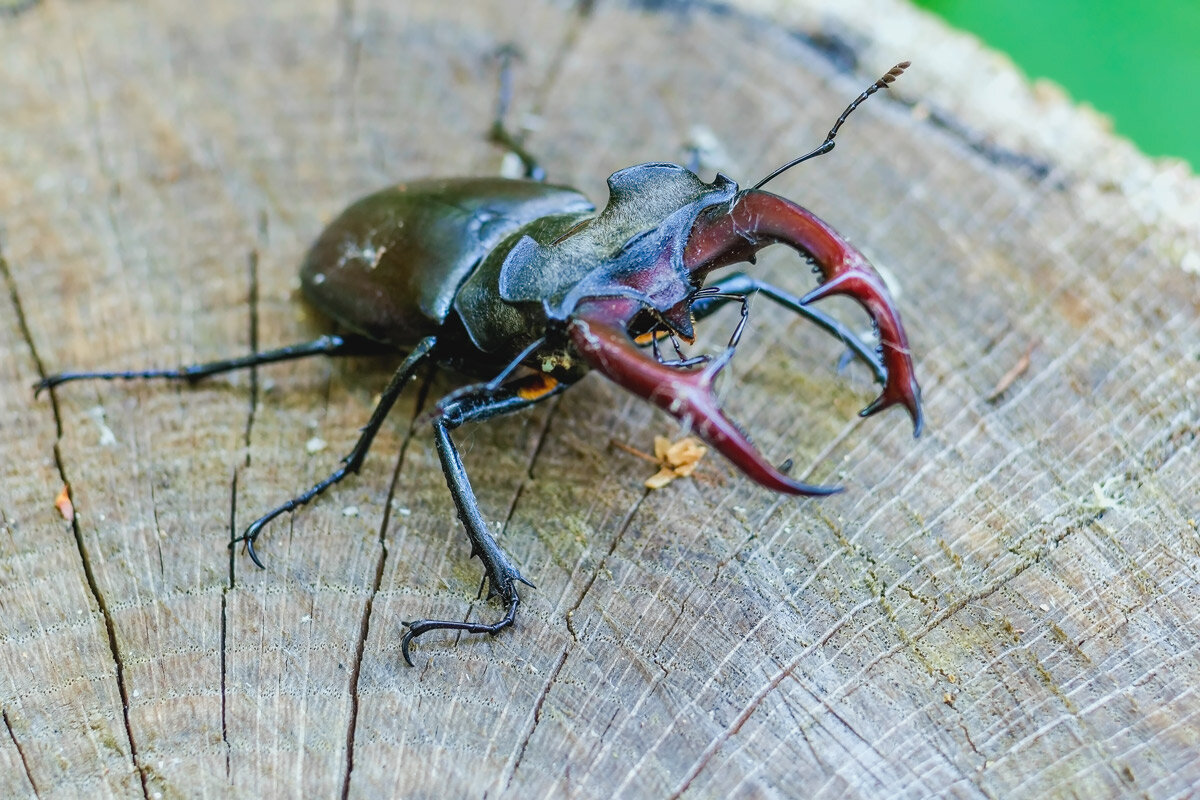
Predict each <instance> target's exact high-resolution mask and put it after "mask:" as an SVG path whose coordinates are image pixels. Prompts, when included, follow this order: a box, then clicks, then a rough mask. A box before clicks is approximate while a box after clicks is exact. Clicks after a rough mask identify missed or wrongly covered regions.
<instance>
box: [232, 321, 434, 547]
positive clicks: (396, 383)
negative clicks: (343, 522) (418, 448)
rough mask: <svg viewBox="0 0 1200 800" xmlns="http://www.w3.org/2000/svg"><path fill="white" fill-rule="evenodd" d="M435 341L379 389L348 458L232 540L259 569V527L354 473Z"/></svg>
mask: <svg viewBox="0 0 1200 800" xmlns="http://www.w3.org/2000/svg"><path fill="white" fill-rule="evenodd" d="M436 343H437V339H436V338H435V337H433V336H427V337H425V338H424V339H422V340H421V341H420V342H419V343H418V344H417V346H416V347H415V348H413V351H412V352H411V353H409V354H408V356H406V357H405V359H404V361H403V362H402V363H401V364H400V366H399V367H398V368H397V369H396V371H395V373H393V374H392V379H391V380H390V381H389V382H388V385H387V388H386V389H384V390H383V394H381V395H380V396H379V402H378V403H377V404H376V405H375V410H374V411H372V412H371V419H370V420H369V421H368V422H367V424H366V426H365V427H364V428H363V429H362V433H361V434H360V435H359V437H358V441H357V442H356V443H355V444H354V449H353V450H351V451H350V453H349V455H347V456H346V457H345V458H343V459H342V463H341V465H340V466H339V467H338V468H337V469H336V470H334V471H333V472H332V473H331V474H330V475H329V476H328V477H327V478H325V479H324V480H322V481H321V482H319V483H317V484H316V485H315V486H313V487H312V488H311V489H309V490H308V491H306V492H304V493H303V494H300V495H298V496H296V497H293V498H292V499H291V500H288V501H287V502H286V503H284V504H283V505H280V506H277V507H276V508H273V509H271V510H270V511H268V512H267V513H266V514H263V515H262V516H261V517H259V518H258V519H256V520H254V522H252V523H250V526H249V527H248V528H246V532H245V533H243V534H242V535H241V536H239V537H238V538H237V539H234V542H245V543H246V552H247V553H249V554H250V558H251V560H253V561H254V563H255V564H257V565H258V566H259V567H263V562H262V561H261V560H260V559H259V557H258V553H256V552H255V550H254V543H255V541H257V539H258V537H259V535H260V534H261V533H262V531H263V527H264V526H265V525H266V524H267V523H268V522H270V521H271V520H273V519H275V518H276V517H278V516H279V515H280V514H283V513H285V512H288V511H292V510H293V509H296V508H298V507H300V506H302V505H304V504H306V503H308V502H310V501H311V500H312V499H313V498H314V497H316V496H317V495H319V494H321V493H322V492H324V491H325V490H326V489H328V488H329V487H330V486H333V485H334V484H335V483H338V482H339V481H341V480H342V479H343V478H345V477H346V476H347V475H350V474H351V473H357V472H358V470H359V469H360V468H361V467H362V463H363V460H364V459H365V458H366V457H367V451H368V450H370V449H371V442H372V441H374V439H375V434H376V433H378V432H379V428H380V426H382V425H383V421H384V419H386V418H387V415H388V412H389V411H391V410H392V406H393V405H395V404H396V400H397V398H399V397H400V393H401V392H402V391H403V390H404V386H405V385H406V384H407V383H408V381H409V379H410V378H412V376H413V374H414V373H415V372H416V371H417V367H419V366H420V365H421V363H422V362H424V361H425V359H426V358H428V357H429V356H430V354H431V353H432V351H433V347H434V345H435V344H436Z"/></svg>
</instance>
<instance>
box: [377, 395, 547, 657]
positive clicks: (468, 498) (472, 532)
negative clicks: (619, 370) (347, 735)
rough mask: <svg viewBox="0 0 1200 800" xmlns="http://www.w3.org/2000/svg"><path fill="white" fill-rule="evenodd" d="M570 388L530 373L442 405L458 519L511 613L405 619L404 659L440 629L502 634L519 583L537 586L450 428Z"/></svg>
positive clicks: (438, 432) (437, 430)
mask: <svg viewBox="0 0 1200 800" xmlns="http://www.w3.org/2000/svg"><path fill="white" fill-rule="evenodd" d="M564 388H565V384H561V383H558V382H556V381H554V380H553V379H552V378H549V376H546V375H543V374H540V373H539V374H536V375H530V376H528V377H526V378H523V379H521V380H517V381H513V382H511V383H507V384H504V385H502V386H499V387H492V386H490V385H488V384H480V385H478V386H477V387H475V391H471V392H466V393H463V392H456V393H455V394H453V395H451V396H449V397H447V398H445V399H443V400H442V401H441V402H440V403H438V408H437V414H436V416H435V417H434V418H433V433H434V438H435V441H436V443H437V451H438V458H439V459H440V460H441V462H442V472H444V473H445V475H446V484H447V485H448V486H449V487H450V496H451V497H452V498H454V507H455V509H457V511H458V518H459V520H461V521H462V524H463V527H464V528H466V531H467V538H468V539H470V540H471V555H473V556H479V559H480V560H481V561H482V562H483V568H484V574H485V577H486V578H487V582H488V596H489V597H493V596H494V597H499V598H500V599H501V600H502V601H503V602H504V603H505V605H506V606H507V608H508V610H507V612H506V613H505V615H504V616H503V617H502V618H501V619H500V620H499V621H498V622H494V623H483V622H464V621H462V620H436V619H420V620H415V621H413V622H406V623H404V625H405V627H407V628H408V630H407V631H405V633H404V638H402V639H401V640H400V652H401V653H402V654H403V656H404V661H405V662H406V663H407V664H408V665H409V666H410V667H411V666H412V665H413V662H412V658H410V656H409V651H408V647H409V645H410V644H411V643H412V640H413V639H415V638H417V637H418V636H421V635H422V634H425V633H428V632H429V631H435V630H455V631H466V632H467V633H499V632H500V631H502V630H504V629H505V628H507V627H508V626H510V625H512V624H513V620H514V619H516V615H517V606H518V605H519V604H520V602H521V599H520V597H518V595H517V582H518V581H519V582H521V583H524V584H525V585H527V586H532V585H533V584H531V583H530V582H529V581H527V580H525V578H523V577H521V573H520V572H519V571H518V570H517V568H516V566H515V565H514V564H513V563H512V561H510V560H509V558H508V555H507V554H505V552H504V551H503V550H502V549H500V545H499V544H497V543H496V539H495V537H493V536H492V534H491V532H490V531H489V530H488V524H487V522H486V521H485V520H484V519H483V515H482V514H480V512H479V503H478V502H477V501H476V500H475V492H474V491H473V490H472V489H471V482H470V480H469V479H468V478H467V472H466V469H465V468H464V467H463V463H462V458H461V457H460V456H459V454H458V448H456V447H455V446H454V441H453V440H452V439H451V438H450V431H452V430H454V429H455V428H457V427H459V426H460V425H462V424H463V423H465V422H475V421H481V420H485V419H488V418H490V417H495V416H498V415H500V414H508V413H511V412H513V411H517V410H520V409H522V408H526V407H528V406H530V405H533V404H534V403H537V402H539V401H541V400H544V399H546V398H547V397H550V396H552V395H554V394H557V393H558V392H560V391H562V389H564Z"/></svg>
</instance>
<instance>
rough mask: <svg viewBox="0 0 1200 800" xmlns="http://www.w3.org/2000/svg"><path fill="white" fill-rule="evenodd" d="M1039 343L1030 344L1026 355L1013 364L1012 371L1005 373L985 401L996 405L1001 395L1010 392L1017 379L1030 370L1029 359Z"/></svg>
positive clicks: (1026, 349)
mask: <svg viewBox="0 0 1200 800" xmlns="http://www.w3.org/2000/svg"><path fill="white" fill-rule="evenodd" d="M1036 345H1037V342H1030V343H1029V347H1026V348H1025V354H1024V355H1023V356H1021V357H1020V358H1019V359H1017V363H1016V364H1013V367H1012V369H1010V370H1009V371H1008V372H1006V373H1004V375H1003V376H1001V378H1000V380H998V381H996V385H995V387H994V388H993V389H992V391H991V393H990V394H988V396H987V397H985V398H984V399H985V400H987V402H989V403H994V402H996V401H997V400H999V399H1000V395H1002V394H1004V393H1005V392H1007V391H1008V388H1009V387H1010V386H1012V385H1013V384H1014V383H1016V382H1017V378H1019V377H1021V376H1022V375H1024V374H1025V373H1026V372H1027V371H1028V370H1029V363H1030V360H1029V357H1030V356H1032V355H1033V348H1034V346H1036Z"/></svg>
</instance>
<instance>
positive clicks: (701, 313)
mask: <svg viewBox="0 0 1200 800" xmlns="http://www.w3.org/2000/svg"><path fill="white" fill-rule="evenodd" d="M708 289H713V290H714V291H713V292H711V293H709V292H707V291H706V290H708ZM700 291H701V292H703V294H699V293H698V294H697V296H696V299H695V301H694V302H693V303H692V314H693V315H694V316H695V318H696V319H697V320H701V319H704V318H705V317H707V316H709V315H711V314H713V313H715V312H716V311H717V310H718V309H720V308H721V307H722V306H724V305H725V304H726V303H727V302H729V300H731V299H733V298H734V297H736V296H739V295H741V296H745V295H748V294H753V293H755V292H758V293H759V294H761V295H763V296H764V297H767V298H769V299H771V300H774V301H775V302H776V303H778V304H779V305H781V306H783V307H784V308H786V309H788V310H789V311H793V312H795V313H797V314H799V315H800V316H802V317H804V318H805V319H808V320H811V321H812V322H815V323H816V324H817V326H818V327H820V328H822V329H823V330H825V331H827V332H828V333H831V334H833V335H834V336H836V337H837V338H839V339H841V340H842V342H843V343H845V345H846V347H848V348H849V349H850V352H851V354H852V356H858V357H859V358H860V359H862V360H863V362H864V363H866V365H867V366H869V367H870V368H871V371H872V372H873V373H875V380H877V381H878V382H879V383H886V382H887V369H885V368H884V366H883V362H882V361H881V360H880V358H879V356H878V355H877V354H876V352H875V348H874V347H873V346H871V345H868V344H867V343H866V342H864V341H863V340H862V339H860V338H859V337H858V336H856V335H855V334H854V332H853V331H851V330H850V329H849V328H847V327H846V326H845V325H843V324H842V323H841V322H838V321H837V320H836V319H834V318H833V317H831V316H829V315H828V314H826V313H825V312H823V311H818V310H817V309H815V308H811V307H809V306H805V305H801V304H800V298H798V297H796V296H795V295H793V294H790V293H788V292H785V291H784V290H783V289H780V288H779V287H777V286H773V285H771V284H769V283H766V282H764V281H760V280H758V279H757V278H752V277H750V276H749V275H747V274H746V273H744V272H738V273H735V274H733V275H727V276H725V277H723V278H721V279H720V280H719V281H717V282H716V283H713V284H711V285H710V286H706V287H704V289H701V290H700ZM840 368H841V363H840V362H839V369H840Z"/></svg>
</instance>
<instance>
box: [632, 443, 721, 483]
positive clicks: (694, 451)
mask: <svg viewBox="0 0 1200 800" xmlns="http://www.w3.org/2000/svg"><path fill="white" fill-rule="evenodd" d="M707 452H708V448H707V447H705V446H704V445H702V444H701V443H700V440H699V439H697V438H696V437H695V436H685V437H683V438H682V439H680V440H679V441H677V442H674V443H672V442H671V440H670V439H668V438H667V437H665V436H655V437H654V458H655V460H656V461H657V462H658V464H659V467H660V468H659V470H658V472H657V473H655V474H654V475H653V476H651V477H649V478H647V479H646V482H645V484H644V485H645V487H646V488H647V489H661V488H662V487H664V486H666V485H667V484H668V483H670V482H671V481H673V480H675V479H676V478H686V477H687V476H688V475H691V474H692V472H693V471H694V470H695V469H696V465H697V464H698V463H700V459H702V458H704V454H705V453H707Z"/></svg>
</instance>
